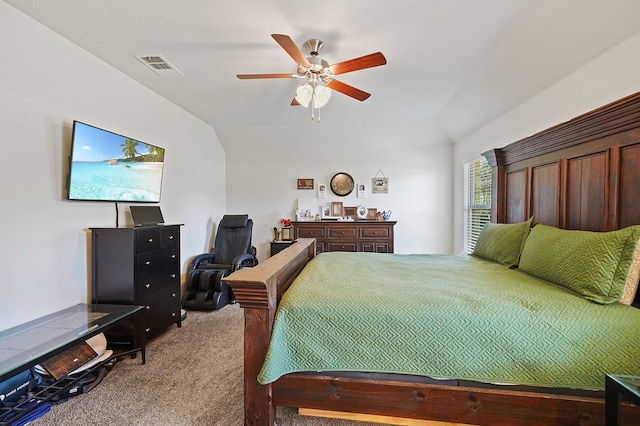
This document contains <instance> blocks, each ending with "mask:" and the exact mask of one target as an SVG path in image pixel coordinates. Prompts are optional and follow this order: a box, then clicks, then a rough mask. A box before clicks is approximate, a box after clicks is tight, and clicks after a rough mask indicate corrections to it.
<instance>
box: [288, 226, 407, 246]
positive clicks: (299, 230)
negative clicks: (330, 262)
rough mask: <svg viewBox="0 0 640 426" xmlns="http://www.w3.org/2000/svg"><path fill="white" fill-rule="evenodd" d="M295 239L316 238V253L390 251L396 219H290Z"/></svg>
mask: <svg viewBox="0 0 640 426" xmlns="http://www.w3.org/2000/svg"><path fill="white" fill-rule="evenodd" d="M291 224H292V226H293V236H294V238H296V239H297V238H315V239H316V252H318V253H322V252H328V251H364V252H370V253H393V227H394V225H395V224H396V222H395V221H377V220H360V221H358V220H356V221H352V222H339V221H335V220H322V221H319V222H292V223H291Z"/></svg>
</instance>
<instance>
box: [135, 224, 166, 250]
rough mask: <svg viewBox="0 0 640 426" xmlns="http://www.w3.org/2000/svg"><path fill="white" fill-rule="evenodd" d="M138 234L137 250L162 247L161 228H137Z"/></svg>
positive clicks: (136, 233) (136, 232)
mask: <svg viewBox="0 0 640 426" xmlns="http://www.w3.org/2000/svg"><path fill="white" fill-rule="evenodd" d="M135 235H136V251H137V252H138V253H140V252H144V251H151V250H158V249H159V248H160V229H158V228H148V229H137V230H136V231H135Z"/></svg>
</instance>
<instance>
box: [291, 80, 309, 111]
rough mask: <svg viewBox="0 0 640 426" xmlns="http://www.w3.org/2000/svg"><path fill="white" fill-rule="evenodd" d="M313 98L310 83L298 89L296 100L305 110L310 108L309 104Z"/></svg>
mask: <svg viewBox="0 0 640 426" xmlns="http://www.w3.org/2000/svg"><path fill="white" fill-rule="evenodd" d="M312 97H313V87H311V85H310V84H309V83H305V84H302V85H300V86H298V88H297V89H296V96H295V99H296V101H298V103H299V104H300V105H302V106H303V107H305V108H308V107H309V102H311V98H312Z"/></svg>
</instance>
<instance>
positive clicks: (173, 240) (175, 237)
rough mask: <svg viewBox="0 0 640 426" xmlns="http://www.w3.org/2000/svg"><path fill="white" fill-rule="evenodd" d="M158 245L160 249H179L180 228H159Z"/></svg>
mask: <svg viewBox="0 0 640 426" xmlns="http://www.w3.org/2000/svg"><path fill="white" fill-rule="evenodd" d="M160 245H161V246H162V248H167V249H168V248H175V249H176V251H177V250H179V248H180V228H179V227H177V226H165V227H164V228H160Z"/></svg>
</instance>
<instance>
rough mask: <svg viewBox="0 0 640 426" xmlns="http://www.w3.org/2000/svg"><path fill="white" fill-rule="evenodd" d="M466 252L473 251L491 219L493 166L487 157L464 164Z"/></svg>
mask: <svg viewBox="0 0 640 426" xmlns="http://www.w3.org/2000/svg"><path fill="white" fill-rule="evenodd" d="M464 185H465V188H464V252H465V253H471V252H473V249H474V247H475V245H476V241H477V240H478V236H479V235H480V232H481V231H482V228H483V227H484V226H485V225H486V224H487V223H489V222H490V221H491V166H489V163H487V160H486V159H485V158H480V159H477V160H474V161H470V162H468V163H465V164H464Z"/></svg>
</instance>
